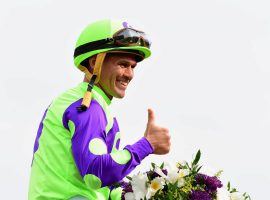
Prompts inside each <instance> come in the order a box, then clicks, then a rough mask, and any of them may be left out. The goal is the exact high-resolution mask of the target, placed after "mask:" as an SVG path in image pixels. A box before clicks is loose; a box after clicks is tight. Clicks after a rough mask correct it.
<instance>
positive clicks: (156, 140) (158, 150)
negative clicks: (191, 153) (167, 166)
mask: <svg viewBox="0 0 270 200" xmlns="http://www.w3.org/2000/svg"><path fill="white" fill-rule="evenodd" d="M144 137H145V138H146V139H147V140H148V141H149V143H150V144H151V145H152V147H153V149H154V154H159V155H161V154H166V153H168V152H169V151H170V146H171V142H170V138H171V137H170V134H169V130H168V129H167V128H164V127H160V126H157V125H156V124H155V115H154V112H153V110H152V109H148V122H147V127H146V130H145V133H144Z"/></svg>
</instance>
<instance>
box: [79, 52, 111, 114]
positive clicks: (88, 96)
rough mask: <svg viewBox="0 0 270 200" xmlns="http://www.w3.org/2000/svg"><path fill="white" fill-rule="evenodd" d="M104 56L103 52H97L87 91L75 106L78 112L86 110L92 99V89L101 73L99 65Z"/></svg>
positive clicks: (100, 65)
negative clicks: (79, 103) (77, 105)
mask: <svg viewBox="0 0 270 200" xmlns="http://www.w3.org/2000/svg"><path fill="white" fill-rule="evenodd" d="M105 56H106V53H105V52H102V53H99V54H97V58H96V63H95V66H94V72H93V75H92V76H91V79H90V81H89V83H88V86H87V91H86V92H85V94H84V97H83V100H82V103H81V106H79V107H77V110H78V111H79V112H83V111H86V110H87V108H89V106H90V103H91V100H92V89H93V87H94V85H95V84H96V83H98V81H99V79H100V74H101V67H102V64H103V61H104V58H105Z"/></svg>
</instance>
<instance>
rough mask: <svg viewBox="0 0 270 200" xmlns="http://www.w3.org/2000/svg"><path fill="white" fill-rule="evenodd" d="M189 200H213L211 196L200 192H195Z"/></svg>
mask: <svg viewBox="0 0 270 200" xmlns="http://www.w3.org/2000/svg"><path fill="white" fill-rule="evenodd" d="M188 199H189V200H212V198H211V196H210V195H209V194H208V193H207V192H205V191H200V190H193V191H192V192H191V193H190V195H189V198H188Z"/></svg>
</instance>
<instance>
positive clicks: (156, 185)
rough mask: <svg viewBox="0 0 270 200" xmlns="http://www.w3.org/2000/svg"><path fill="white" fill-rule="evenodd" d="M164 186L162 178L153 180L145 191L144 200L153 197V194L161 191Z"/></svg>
mask: <svg viewBox="0 0 270 200" xmlns="http://www.w3.org/2000/svg"><path fill="white" fill-rule="evenodd" d="M164 185H165V180H164V179H163V178H162V177H156V178H154V179H153V180H152V181H151V183H150V185H149V188H148V190H147V195H146V199H150V198H151V197H152V196H154V195H155V193H156V192H157V191H158V190H160V189H161V190H162V189H163V187H164Z"/></svg>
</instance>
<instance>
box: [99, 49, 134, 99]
mask: <svg viewBox="0 0 270 200" xmlns="http://www.w3.org/2000/svg"><path fill="white" fill-rule="evenodd" d="M136 65H137V62H136V60H135V56H134V55H132V54H127V53H123V54H121V53H109V54H107V55H106V57H105V59H104V62H103V65H102V70H101V76H100V80H99V83H98V86H99V87H101V89H102V90H103V91H104V92H105V93H106V95H107V96H108V97H109V98H110V99H111V98H112V97H116V98H123V97H124V96H125V91H126V89H127V87H128V84H129V83H130V81H131V80H132V78H133V76H134V71H133V70H134V68H135V67H136Z"/></svg>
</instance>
